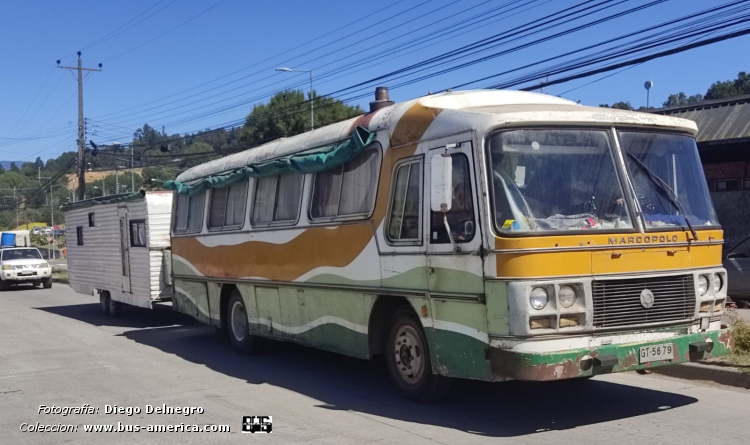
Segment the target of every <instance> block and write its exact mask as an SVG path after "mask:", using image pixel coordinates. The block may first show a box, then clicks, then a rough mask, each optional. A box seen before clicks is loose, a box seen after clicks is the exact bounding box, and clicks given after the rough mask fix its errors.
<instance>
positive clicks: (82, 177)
mask: <svg viewBox="0 0 750 445" xmlns="http://www.w3.org/2000/svg"><path fill="white" fill-rule="evenodd" d="M57 67H58V68H62V69H66V70H71V72H72V70H76V71H78V200H79V201H82V200H83V199H84V196H85V195H86V162H85V156H84V155H85V152H86V134H85V124H84V122H83V72H84V71H87V73H86V75H87V76H88V74H89V73H88V72H92V71H101V70H102V64H101V63H100V64H99V68H98V69H97V68H83V66H82V62H81V52H80V51H78V67H77V68H76V67H72V66H60V61H59V60H58V61H57Z"/></svg>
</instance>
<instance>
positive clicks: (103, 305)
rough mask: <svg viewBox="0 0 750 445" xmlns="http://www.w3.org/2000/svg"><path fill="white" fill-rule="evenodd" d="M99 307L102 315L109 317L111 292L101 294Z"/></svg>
mask: <svg viewBox="0 0 750 445" xmlns="http://www.w3.org/2000/svg"><path fill="white" fill-rule="evenodd" d="M99 307H100V309H101V310H102V314H105V315H109V292H107V291H102V292H100V293H99Z"/></svg>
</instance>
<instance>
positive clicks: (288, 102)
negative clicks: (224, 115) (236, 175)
mask: <svg viewBox="0 0 750 445" xmlns="http://www.w3.org/2000/svg"><path fill="white" fill-rule="evenodd" d="M312 97H313V101H314V104H313V105H314V109H315V112H314V113H315V126H316V127H323V126H325V125H329V124H332V123H335V122H339V121H342V120H345V119H349V118H352V117H354V116H358V115H360V114H363V111H362V109H361V108H359V106H355V107H351V106H349V105H346V104H344V103H343V102H341V101H339V100H336V99H333V98H330V97H320V96H317V94H316V93H315V92H314V91H313V92H312ZM309 129H310V103H309V102H306V101H305V94H304V93H303V92H302V91H299V90H286V91H282V92H280V93H277V94H276V95H274V96H273V97H272V98H271V100H270V101H269V102H268V103H267V104H262V105H256V106H255V107H253V111H252V112H250V114H249V115H248V116H247V119H246V121H245V125H244V126H243V127H242V136H241V141H242V142H243V143H244V144H250V145H253V144H260V143H264V142H268V141H271V140H273V139H278V138H281V137H289V136H294V135H296V134H300V133H304V132H305V131H308V130H309Z"/></svg>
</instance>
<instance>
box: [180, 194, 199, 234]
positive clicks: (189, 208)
mask: <svg viewBox="0 0 750 445" xmlns="http://www.w3.org/2000/svg"><path fill="white" fill-rule="evenodd" d="M205 199H206V193H205V192H203V193H199V194H197V195H194V196H187V195H177V212H176V215H175V225H174V231H175V233H192V232H200V231H201V227H202V226H203V207H204V202H205Z"/></svg>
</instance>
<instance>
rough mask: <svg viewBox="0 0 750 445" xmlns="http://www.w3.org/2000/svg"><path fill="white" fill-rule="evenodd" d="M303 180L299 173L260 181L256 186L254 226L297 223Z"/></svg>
mask: <svg viewBox="0 0 750 445" xmlns="http://www.w3.org/2000/svg"><path fill="white" fill-rule="evenodd" d="M303 179H304V176H302V175H300V174H298V173H286V174H283V175H279V176H268V177H265V178H260V179H258V181H257V182H256V186H255V204H254V207H253V218H252V221H253V224H256V225H257V224H270V223H274V222H294V221H297V218H298V217H299V210H300V206H301V201H302V180H303Z"/></svg>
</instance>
